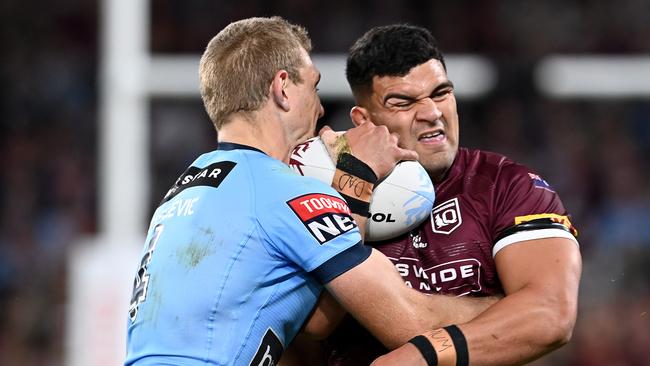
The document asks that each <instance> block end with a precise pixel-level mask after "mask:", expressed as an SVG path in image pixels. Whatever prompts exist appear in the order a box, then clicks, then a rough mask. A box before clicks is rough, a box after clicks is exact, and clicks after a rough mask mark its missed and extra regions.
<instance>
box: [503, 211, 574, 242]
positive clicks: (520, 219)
mask: <svg viewBox="0 0 650 366" xmlns="http://www.w3.org/2000/svg"><path fill="white" fill-rule="evenodd" d="M540 219H547V220H550V221H551V222H554V223H557V224H562V226H564V227H565V228H566V229H567V230H568V231H569V232H570V233H571V234H573V236H576V237H577V236H578V230H577V229H576V228H575V227H573V224H571V220H569V217H568V216H565V215H558V214H554V213H543V214H534V215H525V216H517V217H515V225H519V224H523V223H525V222H530V221H534V220H540Z"/></svg>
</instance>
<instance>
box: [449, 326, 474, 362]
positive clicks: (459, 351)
mask: <svg viewBox="0 0 650 366" xmlns="http://www.w3.org/2000/svg"><path fill="white" fill-rule="evenodd" d="M443 329H444V330H446V331H447V333H449V336H450V337H451V341H452V342H454V348H456V366H468V365H469V351H468V350H467V339H465V335H464V334H463V332H461V330H460V329H459V328H458V327H457V326H455V325H450V326H447V327H444V328H443Z"/></svg>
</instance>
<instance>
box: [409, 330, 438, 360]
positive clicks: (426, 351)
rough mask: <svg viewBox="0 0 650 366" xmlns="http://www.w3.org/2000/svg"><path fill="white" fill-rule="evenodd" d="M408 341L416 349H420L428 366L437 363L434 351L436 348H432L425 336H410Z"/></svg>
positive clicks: (436, 355)
mask: <svg viewBox="0 0 650 366" xmlns="http://www.w3.org/2000/svg"><path fill="white" fill-rule="evenodd" d="M409 343H412V344H413V345H414V346H415V347H416V348H417V349H418V351H420V353H421V354H422V357H424V360H425V361H426V362H427V365H428V366H436V365H438V354H437V353H436V349H435V348H433V345H432V344H431V342H429V339H428V338H427V337H425V336H423V335H421V334H420V335H418V336H415V337H413V338H411V340H409Z"/></svg>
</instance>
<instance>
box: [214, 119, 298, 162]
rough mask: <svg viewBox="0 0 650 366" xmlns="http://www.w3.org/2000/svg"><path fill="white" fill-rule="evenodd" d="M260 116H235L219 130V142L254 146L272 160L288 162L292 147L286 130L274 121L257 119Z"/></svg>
mask: <svg viewBox="0 0 650 366" xmlns="http://www.w3.org/2000/svg"><path fill="white" fill-rule="evenodd" d="M260 115H261V113H257V116H241V115H237V116H233V117H232V118H231V120H230V121H229V122H227V123H226V124H225V125H223V126H222V127H221V129H219V141H220V142H234V143H237V144H242V145H247V146H252V147H254V148H257V149H260V150H261V151H263V152H264V153H265V154H267V155H269V156H270V157H272V158H275V159H278V160H281V161H286V160H287V157H288V155H289V152H290V150H291V149H292V145H291V143H289V142H288V139H287V138H286V136H285V135H284V129H283V128H281V126H279V125H278V122H277V121H275V120H273V119H265V118H257V117H259V116H260Z"/></svg>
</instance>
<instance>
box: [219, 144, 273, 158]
mask: <svg viewBox="0 0 650 366" xmlns="http://www.w3.org/2000/svg"><path fill="white" fill-rule="evenodd" d="M217 150H225V151H230V150H252V151H257V152H261V153H262V154H264V155H266V154H265V153H264V151H262V150H260V149H258V148H256V147H252V146H248V145H242V144H237V143H234V142H225V141H222V142H219V143H218V144H217Z"/></svg>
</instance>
